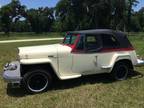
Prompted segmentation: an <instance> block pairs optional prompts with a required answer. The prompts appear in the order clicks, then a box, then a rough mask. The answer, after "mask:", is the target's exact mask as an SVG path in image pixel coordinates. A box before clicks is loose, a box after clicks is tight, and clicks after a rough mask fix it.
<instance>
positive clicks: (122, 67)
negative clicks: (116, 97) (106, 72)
mask: <svg viewBox="0 0 144 108" xmlns="http://www.w3.org/2000/svg"><path fill="white" fill-rule="evenodd" d="M128 73H129V68H128V65H127V64H125V63H123V62H118V63H116V64H115V65H114V68H113V70H112V72H111V76H112V79H113V80H118V81H121V80H125V79H127V76H128Z"/></svg>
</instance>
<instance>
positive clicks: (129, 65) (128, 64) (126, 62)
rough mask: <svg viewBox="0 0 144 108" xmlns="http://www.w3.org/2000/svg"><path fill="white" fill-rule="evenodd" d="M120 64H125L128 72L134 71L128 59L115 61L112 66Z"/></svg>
mask: <svg viewBox="0 0 144 108" xmlns="http://www.w3.org/2000/svg"><path fill="white" fill-rule="evenodd" d="M120 62H122V63H125V64H126V65H127V66H128V68H129V69H130V70H133V69H134V67H133V65H132V61H131V60H130V59H120V60H117V61H116V62H115V64H114V66H115V65H116V64H117V63H120ZM114 66H113V68H114Z"/></svg>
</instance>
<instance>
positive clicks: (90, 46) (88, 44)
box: [72, 35, 101, 75]
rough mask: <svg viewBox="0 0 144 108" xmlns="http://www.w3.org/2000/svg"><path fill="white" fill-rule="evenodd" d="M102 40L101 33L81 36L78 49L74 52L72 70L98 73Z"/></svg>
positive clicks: (85, 73) (86, 73) (81, 72)
mask: <svg viewBox="0 0 144 108" xmlns="http://www.w3.org/2000/svg"><path fill="white" fill-rule="evenodd" d="M100 49H101V40H100V37H99V35H85V36H81V37H80V40H79V42H78V44H77V47H76V51H75V52H73V66H72V71H73V72H76V73H80V74H82V75H88V74H95V73H98V72H99V70H100V68H99V67H98V66H97V60H98V56H99V53H98V52H99V51H100Z"/></svg>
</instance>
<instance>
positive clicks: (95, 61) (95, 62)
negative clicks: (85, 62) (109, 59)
mask: <svg viewBox="0 0 144 108" xmlns="http://www.w3.org/2000/svg"><path fill="white" fill-rule="evenodd" d="M94 64H95V66H97V56H95V60H94Z"/></svg>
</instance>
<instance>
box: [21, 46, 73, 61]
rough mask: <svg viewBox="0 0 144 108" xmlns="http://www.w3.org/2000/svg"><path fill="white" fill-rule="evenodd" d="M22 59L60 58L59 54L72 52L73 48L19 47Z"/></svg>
mask: <svg viewBox="0 0 144 108" xmlns="http://www.w3.org/2000/svg"><path fill="white" fill-rule="evenodd" d="M18 49H19V57H20V59H35V58H48V57H50V56H53V57H58V54H59V53H63V52H70V51H71V48H70V47H68V46H65V45H62V44H53V45H41V46H29V47H19V48H18Z"/></svg>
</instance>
